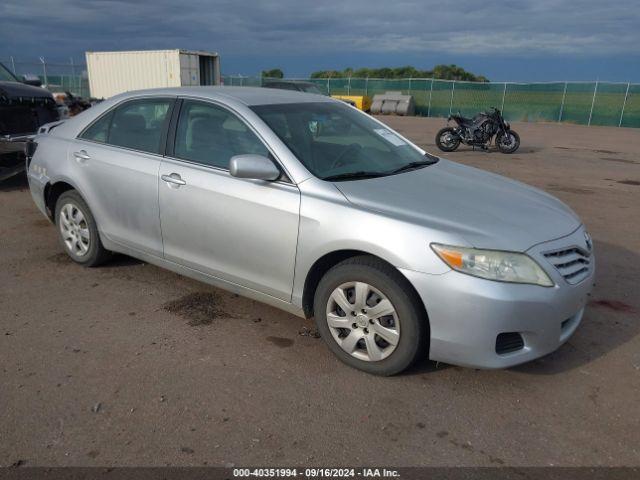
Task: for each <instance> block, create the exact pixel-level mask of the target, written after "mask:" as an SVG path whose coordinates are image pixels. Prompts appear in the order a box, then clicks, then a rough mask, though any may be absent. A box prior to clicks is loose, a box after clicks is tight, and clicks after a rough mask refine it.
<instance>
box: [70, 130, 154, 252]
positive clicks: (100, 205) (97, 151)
mask: <svg viewBox="0 0 640 480" xmlns="http://www.w3.org/2000/svg"><path fill="white" fill-rule="evenodd" d="M80 151H84V152H86V154H87V156H88V157H89V158H88V159H84V160H83V159H82V158H78V156H77V155H76V153H79V152H80ZM69 157H70V160H71V161H74V162H78V163H79V166H78V168H77V170H76V171H77V173H78V175H79V176H81V178H82V181H81V184H82V185H83V190H84V193H85V195H86V196H87V197H88V198H87V202H88V204H89V206H90V208H91V210H92V212H93V213H94V215H95V217H96V221H97V223H98V227H99V228H100V231H101V232H102V233H103V234H105V235H107V237H108V238H110V239H111V240H113V241H116V242H118V243H121V244H124V245H127V246H129V247H132V248H135V249H137V250H142V251H145V252H147V253H151V254H154V255H159V256H161V255H162V235H161V232H160V220H159V216H160V214H159V209H158V170H159V168H160V163H161V158H162V157H160V156H157V155H151V154H146V153H142V152H132V151H128V150H124V149H121V148H118V147H111V146H108V145H100V144H97V143H93V142H86V141H77V142H75V143H74V144H73V145H72V147H71V149H70V151H69Z"/></svg>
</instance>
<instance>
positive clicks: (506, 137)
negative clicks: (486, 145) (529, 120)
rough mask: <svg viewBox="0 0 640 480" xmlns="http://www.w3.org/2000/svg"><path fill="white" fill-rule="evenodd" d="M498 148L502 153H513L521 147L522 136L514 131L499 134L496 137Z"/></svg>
mask: <svg viewBox="0 0 640 480" xmlns="http://www.w3.org/2000/svg"><path fill="white" fill-rule="evenodd" d="M496 147H498V150H500V151H501V152H502V153H513V152H515V151H516V150H518V148H519V147H520V135H518V134H517V133H516V132H514V131H513V130H508V131H507V132H506V133H502V132H500V133H498V135H497V136H496Z"/></svg>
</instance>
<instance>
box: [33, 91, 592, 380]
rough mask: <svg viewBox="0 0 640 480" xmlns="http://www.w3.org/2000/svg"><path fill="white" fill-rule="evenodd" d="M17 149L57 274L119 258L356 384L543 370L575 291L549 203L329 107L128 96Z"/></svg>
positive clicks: (270, 96) (584, 249) (587, 273)
mask: <svg viewBox="0 0 640 480" xmlns="http://www.w3.org/2000/svg"><path fill="white" fill-rule="evenodd" d="M35 142H36V143H37V148H36V150H35V153H34V155H33V156H32V157H31V158H30V159H29V160H28V162H29V165H28V177H29V184H30V188H31V194H32V196H33V199H34V201H35V203H36V205H37V206H38V208H39V209H40V210H41V211H42V212H43V213H44V214H45V215H46V216H47V217H48V218H49V219H51V221H52V222H54V223H55V225H56V231H57V234H58V236H59V238H60V242H61V245H62V247H63V248H64V249H65V250H66V252H67V253H68V255H69V256H70V257H71V258H72V259H73V260H74V261H76V262H77V263H79V264H81V265H85V266H89V267H92V266H96V265H99V264H101V263H103V262H105V261H107V260H108V259H109V257H110V255H111V253H112V252H120V253H124V254H126V255H130V256H133V257H136V258H139V259H142V260H144V261H147V262H149V263H152V264H155V265H159V266H161V267H164V268H167V269H170V270H173V271H175V272H178V273H180V274H183V275H186V276H189V277H193V278H196V279H198V280H201V281H203V282H206V283H209V284H212V285H216V286H218V287H221V288H224V289H227V290H230V291H233V292H236V293H239V294H242V295H245V296H247V297H250V298H253V299H256V300H259V301H262V302H265V303H268V304H270V305H274V306H276V307H279V308H281V309H284V310H286V311H289V312H292V313H294V314H296V315H299V316H303V317H311V316H313V317H315V321H316V323H317V327H318V330H319V332H320V333H321V335H322V337H323V339H324V340H325V342H326V343H327V345H328V346H329V348H330V349H331V350H332V351H333V353H335V354H336V355H337V356H338V358H340V359H341V360H342V361H344V362H345V363H347V364H349V365H351V366H354V367H356V368H359V369H361V370H364V371H367V372H370V373H374V374H380V375H392V374H395V373H398V372H401V371H402V370H404V369H406V368H407V367H408V366H410V365H411V364H412V363H413V362H414V361H415V360H417V359H419V358H426V357H427V356H428V357H429V358H431V359H433V360H437V361H441V362H447V363H452V364H456V365H463V366H472V367H481V368H503V367H509V366H512V365H516V364H519V363H522V362H526V361H528V360H531V359H534V358H537V357H540V356H541V355H545V354H548V353H549V352H552V351H553V350H555V349H557V348H558V347H559V346H560V345H561V344H562V343H563V342H565V341H566V340H567V339H568V338H569V337H570V336H571V335H572V334H573V332H574V331H575V330H576V328H577V327H578V325H579V324H580V321H581V319H582V316H583V312H584V308H585V304H586V302H587V296H588V295H589V293H590V291H591V289H592V285H593V278H594V274H595V263H594V255H593V246H592V243H591V239H590V237H589V235H588V234H587V232H586V230H585V228H584V226H583V225H582V224H581V222H580V219H579V218H578V217H577V216H576V215H575V214H574V213H573V212H572V211H571V210H570V209H569V208H568V207H567V206H566V205H564V204H563V203H561V202H560V201H558V200H557V199H555V198H554V197H552V196H550V195H548V194H546V193H544V192H542V191H540V190H537V189H535V188H532V187H529V186H527V185H524V184H521V183H518V182H515V181H513V180H508V179H506V178H503V177H500V176H498V175H493V174H490V173H487V172H484V171H482V170H477V169H474V168H469V167H466V166H462V165H459V164H456V163H454V162H451V161H448V160H445V159H441V158H438V157H435V156H433V155H430V154H429V153H427V152H425V151H424V150H422V149H420V148H419V147H417V146H416V145H414V144H413V143H411V142H410V141H409V140H407V139H406V138H404V137H403V136H402V135H400V134H399V133H397V132H395V131H393V130H391V129H389V128H388V127H387V126H385V125H384V124H383V123H381V122H379V121H377V120H376V119H374V118H372V117H370V116H368V115H366V114H364V113H362V112H359V111H357V110H356V109H354V108H352V107H350V106H348V105H346V104H344V103H342V102H339V101H335V100H332V99H330V98H327V97H322V96H319V95H310V94H304V93H297V92H288V91H279V90H273V89H253V88H232V87H204V88H181V89H162V90H147V91H141V92H132V93H127V94H122V95H119V96H117V97H113V98H111V99H109V100H107V101H105V102H103V103H101V104H99V105H98V106H96V107H94V108H91V109H90V110H88V111H86V112H84V113H82V114H81V115H79V116H77V117H75V118H73V119H70V120H67V121H64V122H63V123H56V124H50V125H48V126H46V127H45V128H44V129H42V133H41V134H40V135H39V136H38V137H36V139H35Z"/></svg>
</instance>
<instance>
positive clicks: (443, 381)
mask: <svg viewBox="0 0 640 480" xmlns="http://www.w3.org/2000/svg"><path fill="white" fill-rule="evenodd" d="M385 121H387V122H388V123H389V124H390V125H391V126H392V127H394V128H397V129H398V130H400V131H401V132H402V133H404V134H406V135H407V136H409V137H410V138H412V139H414V140H415V141H416V142H417V143H419V144H420V145H422V146H423V147H424V148H426V149H428V150H431V151H435V147H434V143H433V139H434V134H435V132H436V131H437V130H438V129H439V128H441V127H442V126H443V125H444V120H442V119H422V118H388V119H385ZM514 128H516V129H517V130H518V131H519V133H520V135H521V137H522V147H521V149H520V150H519V151H518V152H517V153H516V154H514V155H511V156H508V155H502V154H500V153H496V152H490V153H485V152H481V151H475V152H474V151H471V149H469V148H467V147H463V148H461V149H460V151H459V152H455V153H452V154H449V155H448V157H449V158H451V159H453V160H456V161H460V162H462V163H465V164H469V165H473V166H476V167H480V168H483V169H486V170H490V171H492V172H497V173H500V174H504V175H506V176H509V177H513V178H516V179H518V180H521V181H524V182H526V183H529V184H531V185H534V186H537V187H540V188H542V189H545V190H547V191H548V192H550V193H552V194H553V195H556V196H558V197H559V198H560V199H562V200H563V201H565V202H567V203H568V204H569V205H570V206H571V207H572V208H573V209H574V210H575V211H576V212H577V213H578V214H579V215H580V216H581V217H582V219H583V221H584V222H585V223H586V225H587V226H588V228H589V230H590V232H591V233H592V235H593V237H594V239H595V248H596V255H597V259H598V274H597V287H596V289H595V292H594V295H593V299H592V301H591V303H590V306H589V308H588V309H587V312H586V315H585V318H584V321H583V324H582V326H581V327H580V328H579V329H578V331H577V332H576V334H575V335H574V336H573V338H571V340H570V341H569V342H568V343H567V344H565V345H564V346H563V347H562V348H560V349H559V350H558V351H557V352H555V353H553V354H551V355H549V356H547V357H545V358H542V359H540V360H537V361H534V362H532V363H529V364H526V365H523V366H520V367H517V368H512V369H509V370H499V371H480V370H472V369H465V368H458V367H453V366H448V365H443V364H440V365H436V364H435V363H432V362H429V361H427V360H425V361H423V362H422V363H420V364H419V365H417V366H416V367H415V368H414V369H413V370H411V371H409V372H407V373H406V374H404V375H401V376H397V377H393V378H378V377H373V376H370V375H366V374H364V373H361V372H359V371H356V370H353V369H350V368H348V367H347V366H345V365H343V364H341V363H340V362H339V361H338V360H336V359H335V358H334V357H333V356H332V355H331V354H330V352H329V351H328V349H327V348H326V347H325V346H324V344H323V343H322V340H320V339H318V338H316V337H315V336H314V331H313V324H312V322H311V321H305V320H300V319H298V318H296V317H293V316H291V315H288V314H286V313H283V312H280V311H278V310H276V309H273V308H271V307H267V306H264V305H261V304H259V303H255V302H253V301H250V300H246V299H244V298H241V297H237V296H234V295H231V294H228V293H225V292H222V291H220V290H217V289H214V288H211V287H208V286H206V285H204V284H200V283H197V282H195V281H191V280H189V279H186V278H182V277H180V276H178V275H175V274H173V273H169V272H167V271H163V270H161V269H159V268H156V267H153V266H150V265H147V264H144V263H141V262H138V261H136V260H132V259H129V258H125V257H118V258H117V259H115V260H114V261H113V262H111V263H110V264H108V265H106V266H104V267H101V268H96V269H83V268H81V267H79V266H76V265H75V264H73V263H72V262H71V261H70V260H68V259H67V257H66V255H65V254H64V253H62V249H61V248H60V246H59V245H58V243H57V240H56V236H55V231H54V227H53V226H52V225H51V224H50V223H49V222H48V221H47V220H46V219H44V218H43V217H42V216H41V215H40V214H39V213H38V212H37V211H36V208H35V207H34V205H33V203H32V201H31V198H30V196H29V192H28V189H27V187H26V183H25V180H24V179H23V178H18V179H14V180H12V181H9V182H5V183H3V184H2V185H0V206H1V208H0V466H8V465H12V464H18V462H22V464H24V465H27V466H36V465H39V466H42V465H47V466H54V465H55V466H61V465H76V466H79V465H82V466H92V465H100V466H117V465H169V464H171V465H205V464H206V465H218V466H233V465H235V466H246V465H254V466H264V465H298V466H301V465H302V466H332V465H334V466H336V465H345V466H347V465H348V466H358V465H371V464H375V465H378V466H388V465H394V466H412V465H439V466H442V465H469V466H474V465H478V466H502V465H515V466H526V465H567V466H582V465H589V466H595V465H626V466H629V465H634V466H638V465H640V407H639V405H640V335H639V333H640V322H639V320H640V286H639V285H640V281H639V280H640V156H639V152H640V129H637V130H633V129H617V128H608V127H591V128H589V127H582V126H571V125H566V126H561V127H559V126H556V125H545V124H515V125H514ZM480 328H481V327H480Z"/></svg>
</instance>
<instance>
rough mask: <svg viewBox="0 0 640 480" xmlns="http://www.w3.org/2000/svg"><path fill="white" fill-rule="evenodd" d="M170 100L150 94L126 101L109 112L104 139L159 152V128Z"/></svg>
mask: <svg viewBox="0 0 640 480" xmlns="http://www.w3.org/2000/svg"><path fill="white" fill-rule="evenodd" d="M171 103H172V100H171V99H166V98H161V99H159V98H151V99H143V100H134V101H131V102H127V103H125V104H124V105H121V106H119V107H117V108H116V109H115V111H114V112H113V116H112V120H111V126H110V128H109V137H108V141H107V143H109V144H110V145H116V146H118V147H125V148H130V149H132V150H140V151H142V152H149V153H161V152H162V145H161V140H162V138H163V135H162V133H163V131H164V130H165V128H166V122H167V121H168V113H169V107H170V106H171Z"/></svg>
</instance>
